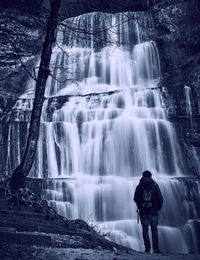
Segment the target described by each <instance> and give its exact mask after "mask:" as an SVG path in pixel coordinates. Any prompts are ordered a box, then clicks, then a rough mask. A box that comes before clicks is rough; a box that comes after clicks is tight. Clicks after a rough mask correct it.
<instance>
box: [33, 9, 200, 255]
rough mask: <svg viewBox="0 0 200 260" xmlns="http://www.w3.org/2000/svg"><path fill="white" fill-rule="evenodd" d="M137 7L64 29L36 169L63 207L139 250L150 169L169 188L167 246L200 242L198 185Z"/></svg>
mask: <svg viewBox="0 0 200 260" xmlns="http://www.w3.org/2000/svg"><path fill="white" fill-rule="evenodd" d="M143 16H144V15H143ZM141 17H142V15H141ZM141 17H140V16H138V15H137V16H136V15H135V14H134V13H125V14H101V13H92V14H87V15H82V16H79V17H76V18H74V19H69V20H67V21H66V26H67V27H73V28H74V30H70V29H69V28H65V27H64V26H63V27H62V28H61V30H60V31H59V32H58V36H57V39H58V44H57V46H55V48H54V53H53V56H52V65H53V66H55V69H54V71H53V75H54V78H49V79H48V83H47V89H46V96H48V97H50V98H49V99H48V100H47V101H46V103H45V106H44V109H43V118H42V125H41V135H40V139H39V143H38V155H37V158H36V163H35V168H34V169H36V170H35V172H36V175H37V176H36V177H45V178H47V181H46V186H45V187H44V190H43V196H44V198H46V199H47V200H48V201H49V203H50V204H51V205H52V206H53V207H55V208H56V210H57V211H58V212H59V213H60V214H62V215H64V216H65V217H67V218H82V219H84V220H88V221H92V222H93V223H95V224H97V225H98V227H99V228H100V229H101V230H102V231H104V232H106V233H107V232H108V234H109V238H110V239H111V240H113V241H116V242H118V243H121V244H123V245H126V246H128V247H131V248H134V249H136V250H143V240H142V232H141V227H140V225H138V224H137V220H136V219H137V215H136V207H135V204H134V203H133V201H132V198H133V193H134V190H135V187H136V185H137V184H138V182H139V178H140V176H141V173H142V171H144V170H147V169H148V170H151V171H152V172H153V178H154V179H155V180H156V181H157V182H158V184H159V186H160V188H161V191H162V193H163V196H164V208H163V210H162V213H161V218H160V226H159V234H160V248H161V250H162V251H163V252H179V253H184V252H189V251H198V250H199V246H198V242H197V237H196V233H195V232H196V229H195V225H197V224H198V223H197V222H198V219H199V218H200V210H199V209H200V203H199V201H198V199H197V198H198V196H199V195H200V185H199V182H198V181H196V179H195V177H192V178H189V177H184V174H185V172H184V169H185V167H184V163H183V159H182V155H181V151H180V148H179V145H178V142H177V137H176V133H175V130H174V129H173V126H172V124H171V123H170V122H169V121H168V120H167V115H166V111H165V108H164V104H163V101H162V96H161V90H160V89H159V88H158V82H159V77H160V61H159V55H158V50H157V47H156V44H155V42H153V41H145V42H144V41H143V39H142V38H143V37H142V33H141V32H142V28H141V27H140V24H139V22H138V21H139V20H138V19H139V18H140V19H141ZM136 18H137V19H136ZM142 19H143V23H147V21H148V20H150V18H147V17H145V16H144V17H142ZM144 21H145V22H144ZM95 24H96V26H94V25H95ZM143 34H144V33H143ZM55 78H56V79H57V80H55ZM30 84H31V83H30ZM29 89H30V86H29ZM191 187H192V189H191Z"/></svg>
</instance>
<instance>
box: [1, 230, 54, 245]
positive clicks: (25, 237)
mask: <svg viewBox="0 0 200 260" xmlns="http://www.w3.org/2000/svg"><path fill="white" fill-rule="evenodd" d="M0 237H1V242H6V243H14V244H18V245H42V246H51V244H52V243H51V237H50V236H49V235H43V234H34V233H31V234H30V233H29V234H27V233H17V232H6V231H0Z"/></svg>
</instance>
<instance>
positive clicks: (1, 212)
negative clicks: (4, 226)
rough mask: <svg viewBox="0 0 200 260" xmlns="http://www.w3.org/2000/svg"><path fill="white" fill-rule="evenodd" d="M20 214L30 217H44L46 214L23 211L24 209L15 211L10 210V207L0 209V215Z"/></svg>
mask: <svg viewBox="0 0 200 260" xmlns="http://www.w3.org/2000/svg"><path fill="white" fill-rule="evenodd" d="M9 215H11V216H20V217H22V218H23V217H24V218H31V219H45V217H46V215H44V214H42V213H34V212H28V211H27V212H25V211H21V212H20V211H15V210H12V209H11V210H10V209H8V208H7V209H3V208H1V209H0V216H9Z"/></svg>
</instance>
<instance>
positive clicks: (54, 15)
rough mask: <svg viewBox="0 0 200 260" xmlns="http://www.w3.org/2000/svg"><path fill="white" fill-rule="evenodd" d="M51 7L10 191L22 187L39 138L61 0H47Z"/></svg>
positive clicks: (10, 182)
mask: <svg viewBox="0 0 200 260" xmlns="http://www.w3.org/2000/svg"><path fill="white" fill-rule="evenodd" d="M49 1H50V5H51V10H50V15H49V18H48V21H47V26H46V36H45V40H44V43H43V48H42V54H41V61H40V66H39V71H38V76H37V79H36V89H35V98H34V103H33V110H32V114H31V122H30V127H29V134H28V140H27V144H26V149H25V152H24V155H23V157H22V160H21V162H20V164H19V165H18V167H17V168H16V169H15V170H14V172H13V173H12V176H11V178H10V180H9V186H10V188H11V189H13V190H14V189H18V188H20V187H23V186H24V181H25V178H26V176H27V175H28V174H29V172H30V170H31V167H32V164H33V161H34V158H35V153H36V148H37V140H38V137H39V128H40V116H41V112H42V106H43V102H44V93H45V85H46V81H47V78H48V76H49V74H50V70H49V64H50V59H51V54H52V47H53V43H54V42H55V31H56V27H57V20H58V14H59V8H60V3H61V0H49Z"/></svg>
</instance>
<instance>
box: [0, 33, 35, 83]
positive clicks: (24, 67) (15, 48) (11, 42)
mask: <svg viewBox="0 0 200 260" xmlns="http://www.w3.org/2000/svg"><path fill="white" fill-rule="evenodd" d="M1 35H2V36H3V37H4V38H6V39H7V41H8V42H9V43H10V44H11V46H12V47H13V49H14V51H15V53H16V55H17V58H18V59H19V61H20V63H21V65H22V67H23V69H24V70H25V71H26V73H28V75H29V76H30V77H31V78H32V79H33V80H35V81H36V78H35V77H34V76H33V75H32V74H31V73H30V71H29V70H28V69H27V68H26V65H25V64H24V62H23V61H22V58H21V56H20V54H19V52H18V49H17V47H16V45H15V43H14V42H13V41H11V40H10V39H9V37H7V36H6V35H5V34H1Z"/></svg>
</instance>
